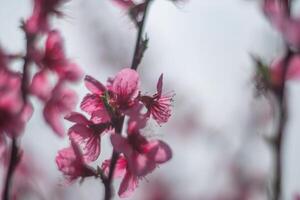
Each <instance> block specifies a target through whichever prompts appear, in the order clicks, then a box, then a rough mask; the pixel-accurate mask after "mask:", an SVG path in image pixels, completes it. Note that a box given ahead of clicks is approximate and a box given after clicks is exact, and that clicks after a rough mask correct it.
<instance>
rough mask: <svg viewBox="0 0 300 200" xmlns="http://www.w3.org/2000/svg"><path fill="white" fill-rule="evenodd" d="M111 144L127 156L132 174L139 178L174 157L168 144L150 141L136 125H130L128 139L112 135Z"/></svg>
mask: <svg viewBox="0 0 300 200" xmlns="http://www.w3.org/2000/svg"><path fill="white" fill-rule="evenodd" d="M111 143H112V145H113V147H114V149H115V150H116V151H117V152H119V153H123V154H124V155H125V157H126V159H127V161H128V166H129V169H130V171H131V173H133V174H135V175H137V176H145V175H146V174H148V173H150V172H152V171H153V170H154V169H155V168H156V166H157V165H158V164H162V163H164V162H167V161H168V160H170V159H171V157H172V151H171V149H170V147H169V146H168V145H167V144H166V143H164V142H162V141H160V140H153V141H148V140H147V139H146V138H145V137H144V136H142V135H141V134H140V132H139V130H138V129H137V126H136V125H135V124H129V125H128V137H127V138H124V137H122V136H120V135H118V134H113V135H111Z"/></svg>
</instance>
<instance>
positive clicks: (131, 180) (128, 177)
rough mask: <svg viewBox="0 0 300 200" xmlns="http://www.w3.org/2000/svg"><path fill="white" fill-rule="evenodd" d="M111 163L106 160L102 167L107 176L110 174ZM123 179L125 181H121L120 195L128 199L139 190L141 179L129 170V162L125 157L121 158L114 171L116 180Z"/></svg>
mask: <svg viewBox="0 0 300 200" xmlns="http://www.w3.org/2000/svg"><path fill="white" fill-rule="evenodd" d="M110 162H111V161H110V160H105V161H104V162H103V164H102V166H101V168H102V170H103V172H104V174H105V175H106V176H108V174H109V166H110ZM121 177H123V180H122V181H121V184H120V187H119V191H118V195H119V196H120V197H121V198H126V197H129V196H130V195H131V194H132V193H133V192H134V190H135V189H136V188H137V186H138V181H139V178H138V176H136V175H133V174H132V173H131V172H130V170H129V169H128V165H127V160H126V158H125V157H124V156H119V158H118V160H117V163H116V166H115V170H114V178H121Z"/></svg>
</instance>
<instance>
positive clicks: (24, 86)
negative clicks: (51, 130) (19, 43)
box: [3, 34, 35, 200]
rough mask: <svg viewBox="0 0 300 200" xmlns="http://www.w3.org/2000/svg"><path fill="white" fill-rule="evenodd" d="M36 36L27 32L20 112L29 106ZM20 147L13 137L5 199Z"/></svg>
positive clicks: (4, 199) (8, 193)
mask: <svg viewBox="0 0 300 200" xmlns="http://www.w3.org/2000/svg"><path fill="white" fill-rule="evenodd" d="M34 40H35V36H33V35H31V36H29V35H27V34H26V55H25V57H24V64H23V74H22V82H21V95H22V98H23V108H22V109H21V111H20V112H23V109H25V107H26V106H27V101H28V99H27V98H28V84H29V71H28V66H29V65H30V63H31V56H32V55H31V54H32V48H31V45H32V44H33V43H34ZM19 151H20V147H19V146H18V144H17V138H15V137H14V138H12V143H11V151H10V156H9V159H10V160H9V165H8V169H7V173H6V177H5V185H4V190H3V200H9V199H10V188H11V185H12V179H13V175H14V172H15V169H16V167H17V165H18V164H19V160H20V156H21V155H20V154H19Z"/></svg>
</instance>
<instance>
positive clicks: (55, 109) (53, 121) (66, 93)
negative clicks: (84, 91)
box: [43, 82, 76, 136]
mask: <svg viewBox="0 0 300 200" xmlns="http://www.w3.org/2000/svg"><path fill="white" fill-rule="evenodd" d="M75 105H76V94H75V92H73V91H72V90H70V89H67V88H65V87H64V85H63V82H59V83H58V84H57V85H56V86H55V87H54V88H53V90H52V92H51V98H50V99H48V100H47V101H46V103H45V107H44V111H43V114H44V118H45V120H46V122H47V123H48V124H49V125H50V127H51V128H52V129H53V131H54V132H55V133H57V134H58V135H59V136H64V132H65V131H64V127H63V125H62V123H61V118H62V115H65V114H67V113H69V112H71V110H72V109H73V108H74V107H75Z"/></svg>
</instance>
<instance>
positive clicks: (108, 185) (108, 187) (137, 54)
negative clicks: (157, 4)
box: [102, 0, 151, 200]
mask: <svg viewBox="0 0 300 200" xmlns="http://www.w3.org/2000/svg"><path fill="white" fill-rule="evenodd" d="M150 1H151V0H146V1H145V7H144V11H143V18H142V20H141V21H140V23H139V25H138V33H137V39H136V44H135V50H134V54H133V58H132V64H131V69H134V70H137V68H138V65H139V63H140V61H141V58H142V54H143V51H144V50H142V49H141V44H142V39H143V37H142V35H143V30H144V26H145V22H146V16H147V12H148V9H149V5H150ZM141 51H142V52H141ZM124 119H125V117H124V116H122V117H120V119H118V120H117V121H116V125H115V129H116V134H120V135H121V134H122V129H123V124H124ZM118 158H119V153H118V152H116V151H115V150H113V153H112V156H111V162H110V166H109V174H108V177H107V178H105V179H103V180H102V181H103V184H104V187H105V194H104V200H110V199H111V198H112V196H113V194H112V179H113V174H114V170H115V167H116V163H117V160H118Z"/></svg>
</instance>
